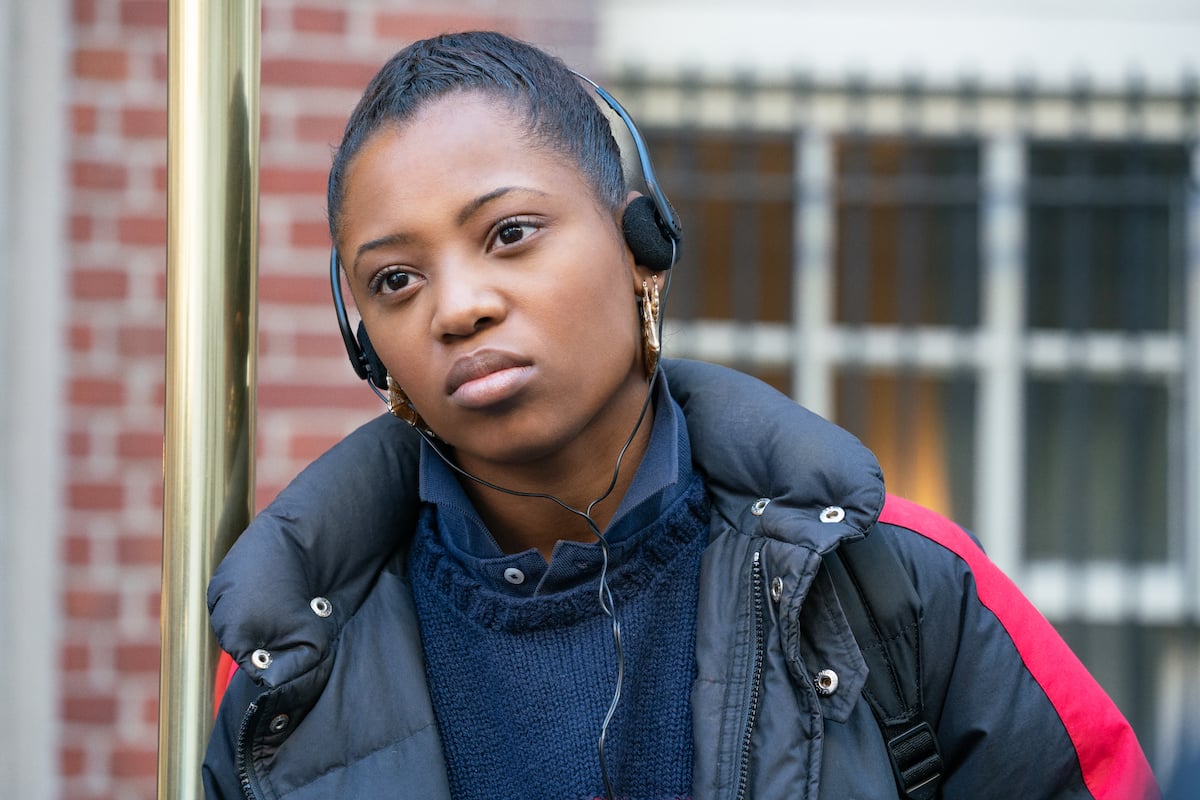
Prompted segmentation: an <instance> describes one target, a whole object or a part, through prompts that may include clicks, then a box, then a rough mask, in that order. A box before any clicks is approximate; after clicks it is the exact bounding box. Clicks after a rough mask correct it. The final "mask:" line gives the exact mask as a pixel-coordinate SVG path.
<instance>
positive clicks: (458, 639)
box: [204, 33, 1157, 800]
mask: <svg viewBox="0 0 1200 800" xmlns="http://www.w3.org/2000/svg"><path fill="white" fill-rule="evenodd" d="M598 100H599V98H598V96H597V93H596V92H595V91H594V90H593V87H591V86H590V85H588V84H587V83H585V82H584V81H583V80H581V79H580V78H579V77H578V76H576V75H574V74H573V73H571V72H570V71H569V70H568V69H567V68H566V67H565V66H564V65H563V64H561V63H560V62H559V61H557V60H556V59H553V58H551V57H549V56H547V55H546V54H544V53H542V52H541V51H539V50H537V49H535V48H532V47H530V46H527V45H524V44H522V43H519V42H515V41H513V40H511V39H508V38H506V37H503V36H500V35H498V34H492V33H472V34H455V35H447V36H443V37H438V38H435V39H432V40H428V41H424V42H418V43H416V44H414V45H412V46H410V47H408V48H406V49H404V50H403V51H401V52H400V53H398V54H397V55H396V56H395V57H394V58H393V59H392V60H391V61H389V62H388V64H386V65H385V66H384V67H383V69H382V70H381V71H380V73H379V74H378V75H377V76H376V77H375V78H374V79H373V80H372V82H371V84H370V85H369V86H368V87H367V89H366V92H365V93H364V95H363V98H362V100H361V101H360V103H359V105H358V107H357V108H356V109H355V111H354V113H353V114H352V116H351V118H350V120H349V123H348V125H347V128H346V134H345V138H344V140H343V142H342V144H341V147H340V149H339V150H338V152H337V155H336V157H335V160H334V164H333V168H332V171H331V174H330V179H329V215H330V229H331V233H332V236H333V239H334V242H335V246H336V254H335V269H336V268H337V264H338V263H340V267H341V269H342V271H343V274H344V281H345V284H346V285H347V286H348V287H349V290H350V292H351V294H352V295H353V298H354V303H355V305H356V307H357V309H358V312H359V314H360V315H361V318H362V322H363V327H362V328H360V334H359V336H358V338H357V340H355V339H353V338H352V339H350V341H349V344H350V347H351V350H352V355H353V357H354V358H355V359H356V361H357V362H358V364H357V366H358V367H359V368H360V369H361V371H362V373H363V374H364V375H365V376H367V377H369V378H371V379H372V381H373V382H374V383H376V384H377V385H380V386H381V387H382V386H386V387H388V400H389V404H390V405H391V407H392V409H393V411H394V414H395V416H392V415H384V416H383V417H381V418H379V419H378V420H376V421H374V422H371V423H369V424H367V425H366V426H364V427H363V428H361V429H360V430H359V431H357V432H355V433H354V434H352V435H351V436H349V437H347V439H346V440H344V441H343V442H341V443H339V444H338V445H337V446H336V447H334V448H333V449H332V450H331V451H330V452H329V453H328V454H326V455H325V456H323V457H322V458H321V459H319V460H318V461H317V462H315V463H314V464H313V465H312V466H311V467H309V469H307V470H306V471H305V472H304V473H303V474H301V475H300V476H299V477H298V478H297V479H296V481H295V482H294V483H293V484H292V485H291V486H290V487H289V488H288V489H286V490H285V491H284V492H283V493H281V495H280V496H279V498H278V499H277V500H276V501H275V502H274V503H273V504H272V505H271V506H270V507H269V508H268V509H267V510H266V511H264V512H263V514H262V515H260V517H259V518H258V519H256V520H255V522H254V523H253V524H252V525H251V527H250V528H249V529H248V530H247V531H246V533H245V534H244V535H243V536H242V537H241V539H240V540H239V541H238V543H237V544H236V546H235V547H234V549H233V550H232V551H231V552H230V554H229V556H228V557H227V558H226V560H225V561H224V562H223V563H222V565H221V567H220V568H219V570H218V572H217V574H216V575H215V577H214V579H213V582H212V585H211V587H210V594H209V601H210V607H211V611H212V621H213V626H214V628H215V630H216V632H217V635H218V638H219V640H220V642H221V645H222V647H223V648H224V649H225V650H226V651H227V652H229V653H230V654H231V655H232V656H233V657H234V658H235V659H236V661H237V662H238V664H239V670H238V672H237V674H236V675H235V677H234V679H233V681H232V683H231V684H230V686H229V689H228V691H227V692H226V695H225V697H224V701H223V704H222V706H221V711H220V714H219V716H218V719H217V725H216V729H215V732H214V734H213V738H212V742H211V745H210V748H209V755H208V759H207V761H206V764H205V775H204V777H205V785H206V789H207V792H208V795H209V797H211V798H233V797H247V798H285V797H286V798H295V799H296V800H299V799H300V798H318V797H321V798H367V797H412V798H449V797H454V798H489V799H491V798H497V797H512V798H518V797H519V798H554V799H555V800H562V798H596V797H607V798H616V797H621V798H638V799H639V800H641V799H644V800H651V799H653V800H664V799H665V798H684V797H689V798H698V799H699V798H706V799H707V798H739V797H744V798H794V797H806V798H839V800H840V799H843V798H881V797H899V796H902V792H908V793H909V794H910V796H912V797H932V796H934V795H935V794H936V796H940V797H945V798H964V799H965V798H970V799H971V800H980V798H1014V797H1021V798H1024V797H1030V798H1049V797H1055V798H1074V797H1079V798H1084V797H1098V798H1100V797H1102V798H1142V797H1153V796H1156V794H1157V789H1156V788H1155V786H1154V781H1153V778H1152V776H1151V775H1150V772H1149V770H1148V768H1147V766H1146V762H1145V759H1144V757H1143V755H1142V752H1141V750H1140V748H1139V747H1138V744H1137V742H1136V740H1135V739H1134V737H1133V735H1132V733H1131V732H1130V729H1129V727H1128V725H1127V724H1126V722H1125V721H1124V720H1123V719H1122V718H1121V716H1120V714H1119V713H1118V712H1117V711H1116V709H1115V708H1114V707H1113V705H1112V703H1111V702H1110V701H1109V700H1108V698H1107V697H1106V696H1105V695H1104V694H1103V692H1102V691H1101V690H1100V689H1099V688H1098V687H1097V686H1096V684H1095V682H1094V681H1093V680H1092V679H1091V677H1090V676H1088V675H1087V673H1086V672H1085V671H1084V670H1083V668H1082V667H1081V666H1080V665H1079V663H1078V661H1077V660H1076V659H1075V658H1074V656H1072V655H1071V653H1070V652H1069V651H1068V650H1067V648H1066V647H1065V645H1063V644H1062V642H1061V641H1060V640H1059V639H1058V637H1057V636H1056V635H1055V634H1054V633H1053V631H1052V630H1051V628H1050V627H1049V625H1047V624H1046V622H1045V621H1044V620H1043V619H1041V617H1039V616H1038V615H1037V614H1036V612H1035V611H1033V609H1032V608H1031V607H1030V606H1029V605H1028V603H1027V602H1026V601H1025V600H1024V599H1023V598H1022V597H1021V596H1020V595H1019V593H1017V591H1016V590H1015V589H1014V588H1013V586H1012V585H1011V584H1010V583H1008V582H1007V581H1006V580H1005V579H1004V578H1003V576H1002V575H1000V574H999V573H998V572H997V571H996V569H995V567H994V566H993V565H992V564H991V563H990V562H988V560H987V559H986V557H985V556H984V555H983V553H982V552H981V551H980V550H979V548H978V546H977V545H976V544H975V543H974V541H973V540H972V539H971V538H970V537H968V536H967V535H966V534H964V533H963V532H962V531H961V530H960V529H958V528H956V527H955V526H953V525H952V524H951V523H949V522H946V521H945V520H942V519H940V518H937V517H936V516H934V515H933V514H931V513H929V512H927V511H924V510H922V509H920V508H917V507H915V506H912V505H911V504H907V503H904V502H903V501H899V500H888V501H887V502H886V503H885V495H884V488H883V481H882V478H881V476H880V473H879V468H878V465H877V463H876V461H875V459H874V458H873V457H872V456H871V454H870V453H869V452H867V451H866V450H865V449H864V448H863V447H862V446H861V445H860V444H859V443H858V442H857V441H856V440H855V439H854V438H853V437H852V436H850V435H849V434H847V433H845V432H844V431H841V430H840V429H838V428H836V427H834V426H832V425H830V424H828V423H826V422H824V421H822V420H820V419H818V418H816V417H815V416H813V415H811V414H808V413H807V412H805V411H804V410H803V409H800V408H799V407H797V406H795V405H794V404H793V403H792V402H791V401H789V400H788V399H787V398H785V397H783V396H781V395H779V394H777V393H775V392H774V391H772V390H771V389H769V388H766V387H765V386H763V385H761V384H759V383H757V382H756V381H754V380H752V379H750V378H747V377H744V376H740V375H737V374H736V373H733V372H730V371H728V370H725V369H722V368H719V367H715V366H708V365H703V364H698V363H686V362H665V363H664V364H662V365H659V364H658V353H657V341H658V331H657V315H658V313H659V312H660V308H659V304H660V302H661V300H660V297H661V294H660V293H661V292H662V291H663V290H664V289H665V288H666V283H667V277H668V276H669V275H670V267H671V265H672V264H673V262H674V261H675V259H676V254H677V249H678V237H677V233H676V232H675V231H674V230H673V229H672V227H671V224H670V223H671V220H670V218H669V217H670V214H671V212H670V211H669V208H668V207H667V206H666V205H665V204H664V203H662V202H661V201H658V200H657V199H656V201H655V202H651V201H649V200H646V199H644V198H641V197H639V196H638V195H637V194H636V193H632V192H629V191H628V189H627V187H626V183H625V179H624V177H623V173H622V170H621V161H620V153H619V152H618V149H617V146H616V144H615V142H614V139H613V136H612V134H611V131H610V128H609V123H608V121H607V119H606V117H605V114H604V113H603V112H602V110H601V105H602V103H599V102H598ZM652 193H653V192H652ZM663 217H667V219H663ZM368 336H369V339H368V338H367V337H368ZM401 419H403V420H404V421H401ZM864 536H866V537H867V539H866V540H864ZM858 540H864V541H872V542H876V543H883V547H884V549H885V550H886V551H887V552H888V553H890V554H891V555H889V556H888V558H889V559H890V560H884V561H876V562H873V563H875V564H876V568H875V574H863V573H862V572H861V571H860V572H858V573H854V571H853V570H847V569H846V567H845V564H846V563H850V562H849V561H847V558H848V557H849V554H850V552H851V551H852V549H854V548H857V547H859V545H856V544H853V543H854V542H857V541H858ZM859 563H860V566H861V562H859ZM839 565H842V566H839ZM845 575H853V580H854V581H857V584H858V588H857V589H856V588H854V585H853V584H852V583H851V582H849V581H847V579H846V578H845V577H844V576H845ZM864 583H865V584H869V585H865V586H864V585H863V584H864ZM872 586H873V587H875V589H876V590H878V589H879V588H880V587H888V589H887V591H885V592H882V594H884V595H886V596H885V597H884V598H883V599H882V600H881V599H880V597H879V595H880V594H881V592H880V591H874V592H873V591H871V587H872ZM894 586H900V587H903V588H904V589H905V590H906V591H905V592H903V593H897V596H896V597H895V598H893V597H892V594H893V592H892V591H891V588H890V587H894ZM859 589H861V596H860V591H859ZM900 594H904V596H905V598H907V599H902V598H901V597H900V596H899V595H900ZM891 605H895V606H896V607H897V608H899V607H900V606H902V605H904V606H906V608H907V607H908V606H911V607H912V609H911V610H912V622H911V624H904V618H903V617H902V616H898V615H897V614H896V613H895V609H893V608H891V607H890V606H891ZM859 618H862V619H866V620H868V621H869V622H871V623H872V624H871V628H873V629H874V631H875V634H880V633H881V631H880V630H879V629H881V628H885V627H886V624H885V623H887V621H888V620H890V619H893V618H897V619H900V620H901V623H902V624H900V625H898V631H897V633H896V635H895V636H894V637H893V636H891V635H887V634H886V631H882V634H884V635H879V636H878V638H877V639H875V638H872V632H871V631H870V630H867V631H865V632H864V628H865V627H866V626H864V625H862V624H861V623H860V624H852V623H851V619H859ZM877 621H878V622H879V623H880V624H875V623H876V622H877ZM876 650H887V651H888V653H889V658H888V659H887V660H886V661H884V662H881V661H880V660H879V656H878V654H877V653H876V652H875V651H876ZM881 663H883V664H884V665H885V666H883V667H881V666H880V664H881ZM893 670H894V671H893ZM888 671H893V674H892V676H891V677H892V681H891V682H892V684H894V685H895V688H896V691H897V693H898V696H899V697H901V698H912V697H915V698H916V700H915V703H914V704H912V705H915V706H916V711H917V718H916V719H915V723H914V724H911V725H910V723H913V720H908V721H906V722H905V723H904V725H903V726H901V727H903V728H905V730H904V732H903V735H896V730H897V729H896V728H894V727H893V726H894V723H895V722H896V720H895V719H891V720H889V719H887V718H885V717H887V715H886V714H884V713H880V714H879V715H878V716H877V714H876V713H873V708H872V706H873V704H874V705H880V701H882V706H883V707H885V708H886V707H887V705H888V698H887V697H881V696H879V695H880V694H884V695H886V694H887V691H886V690H884V691H882V692H881V690H880V689H878V687H880V686H887V683H886V681H885V682H884V683H879V682H878V681H880V680H885V679H886V678H887V677H888V676H886V675H884V674H883V673H885V672H888ZM872 672H873V673H875V674H874V678H872V677H871V673H872ZM872 680H875V681H876V682H874V683H872V682H871V681H872ZM909 684H912V685H909ZM906 704H907V703H902V705H906ZM910 728H911V729H910ZM909 734H913V735H912V736H910V735H909ZM889 740H892V741H891V744H890V745H889ZM918 784H921V785H918Z"/></svg>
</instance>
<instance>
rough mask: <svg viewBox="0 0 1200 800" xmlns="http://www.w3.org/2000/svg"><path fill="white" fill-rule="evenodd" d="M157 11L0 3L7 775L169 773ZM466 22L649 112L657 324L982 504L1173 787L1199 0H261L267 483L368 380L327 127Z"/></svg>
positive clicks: (1196, 694) (1191, 692) (892, 482)
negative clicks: (540, 53) (365, 91)
mask: <svg viewBox="0 0 1200 800" xmlns="http://www.w3.org/2000/svg"><path fill="white" fill-rule="evenodd" d="M167 10H168V8H167V2H166V0H159V1H154V0H73V2H66V1H65V0H38V2H34V1H33V0H24V1H23V0H4V2H3V3H0V256H2V262H0V263H2V267H0V786H2V787H5V789H4V790H3V791H4V793H5V796H12V797H21V798H88V799H89V800H91V799H95V800H99V799H100V798H113V799H114V800H115V799H120V800H125V799H126V798H149V797H153V796H154V793H155V760H156V752H155V750H156V741H157V739H156V723H157V706H158V700H157V697H158V666H159V652H158V643H159V620H158V611H159V591H160V588H159V587H160V558H161V534H162V503H163V491H162V431H163V393H164V388H163V372H164V370H163V359H164V344H163V341H164V308H165V299H164V298H165V294H164V285H165V264H166V253H165V244H166V147H167V141H166V134H167V111H166V101H167V98H166V92H167V76H166V72H167V37H166V32H167ZM470 28H498V29H501V30H504V31H506V32H509V33H512V34H515V35H517V36H519V37H522V38H525V39H528V40H531V41H533V42H535V43H537V44H539V45H542V46H544V47H546V48H547V49H549V50H551V51H553V52H556V53H558V54H560V55H561V56H562V57H563V58H564V59H566V60H567V62H568V63H570V64H571V65H572V66H575V67H577V68H578V69H580V70H581V71H584V72H586V73H588V74H590V75H591V76H592V77H594V78H596V79H598V80H600V81H601V82H603V83H605V84H607V85H608V87H609V88H610V89H611V90H613V91H614V92H615V93H616V94H617V96H618V97H619V98H620V99H621V100H622V101H623V102H624V103H625V104H626V105H627V106H628V107H629V109H630V111H631V112H632V113H633V115H634V117H635V118H636V119H637V120H638V121H639V124H640V125H641V127H642V128H643V129H644V132H645V133H646V134H647V137H648V139H649V140H650V143H651V149H652V151H653V153H654V156H655V162H656V166H657V167H658V169H659V172H660V173H661V174H660V178H661V180H662V183H663V185H664V187H665V189H666V191H667V193H668V194H669V196H670V197H671V198H672V200H673V201H674V203H675V205H676V206H677V207H678V208H679V210H680V211H681V213H682V215H683V218H684V222H685V226H686V228H687V237H686V242H685V250H684V254H683V255H684V258H683V263H682V264H681V265H680V267H679V268H678V271H677V273H676V280H675V282H674V285H673V288H672V295H671V298H670V305H669V307H668V309H667V311H668V322H669V331H668V334H667V338H666V343H665V350H666V351H667V353H668V354H671V355H676V356H689V357H697V358H704V359H709V360H715V361H720V362H723V363H728V364H732V365H734V366H737V367H740V368H742V369H745V370H747V371H749V372H752V373H754V374H757V375H759V376H761V377H763V378H764V379H766V380H768V381H769V382H771V383H772V384H774V385H775V386H777V387H778V388H780V389H781V390H783V391H785V392H787V393H789V394H790V395H792V396H793V397H795V398H796V399H797V400H799V401H800V402H802V403H804V404H805V405H807V406H809V407H810V408H812V409H814V410H816V411H818V412H819V413H821V414H824V415H826V416H828V417H830V418H832V419H834V420H836V421H837V422H839V423H840V424H842V425H844V426H846V427H848V428H849V429H850V430H852V431H854V432H855V433H856V434H858V435H859V436H860V437H861V438H862V439H864V441H866V443H867V444H868V445H869V446H871V447H872V448H873V449H874V450H875V451H876V453H877V454H878V455H879V457H880V460H881V461H882V463H883V466H884V470H885V476H886V478H887V481H888V486H889V489H890V490H891V491H893V492H895V493H899V494H903V495H907V496H909V497H911V498H913V499H916V500H919V501H921V502H924V503H926V504H927V505H930V506H932V507H933V508H935V509H937V510H940V511H942V512H943V513H945V514H947V515H949V516H952V517H954V518H955V519H957V520H958V521H960V522H961V523H963V524H964V525H966V526H968V527H969V528H971V529H972V530H974V531H975V532H976V533H977V534H978V535H979V537H980V538H981V539H982V541H983V543H984V544H985V546H986V547H987V549H988V551H989V553H990V554H991V555H992V557H993V558H994V559H995V560H996V561H997V562H999V563H1000V565H1001V566H1002V567H1003V568H1004V569H1005V570H1006V571H1007V572H1008V573H1009V574H1010V575H1011V576H1012V577H1013V578H1014V579H1015V580H1016V582H1017V583H1018V584H1019V585H1020V586H1021V588H1022V589H1023V590H1024V591H1025V592H1026V593H1027V594H1028V595H1029V596H1030V597H1031V599H1032V600H1033V601H1034V602H1035V603H1036V604H1037V605H1038V607H1039V608H1040V609H1041V610H1042V611H1043V613H1045V614H1046V615H1047V617H1049V619H1050V620H1051V621H1052V622H1053V623H1054V624H1055V626H1056V627H1057V628H1058V629H1059V631H1060V632H1061V633H1062V634H1063V635H1064V636H1065V637H1066V638H1067V640H1068V641H1069V642H1070V644H1071V645H1072V646H1073V647H1074V648H1075V650H1076V652H1078V653H1079V654H1080V656H1081V657H1082V658H1083V660H1084V661H1085V663H1086V664H1087V665H1088V667H1089V668H1090V669H1091V670H1092V672H1093V673H1094V674H1095V675H1096V676H1097V678H1098V679H1099V680H1100V681H1101V683H1102V684H1103V685H1104V686H1105V688H1106V689H1107V690H1108V691H1109V693H1110V694H1111V695H1112V696H1113V697H1114V699H1115V700H1116V701H1117V703H1118V704H1119V705H1120V706H1121V708H1122V710H1123V711H1124V712H1125V714H1126V715H1127V716H1128V717H1129V719H1130V720H1131V721H1132V723H1133V724H1134V726H1135V728H1136V729H1137V731H1138V734H1139V736H1140V738H1141V740H1142V742H1143V746H1144V747H1145V748H1146V750H1147V752H1148V754H1149V756H1150V758H1151V761H1152V763H1153V765H1154V766H1155V768H1156V770H1157V771H1158V773H1159V775H1160V778H1161V779H1162V780H1163V781H1164V782H1165V781H1167V779H1168V778H1169V776H1170V775H1171V774H1172V773H1173V771H1174V769H1175V767H1176V765H1177V764H1178V763H1180V761H1181V760H1182V758H1183V757H1184V756H1185V755H1186V754H1187V753H1189V752H1195V751H1197V750H1198V749H1200V741H1197V740H1196V738H1195V737H1196V735H1197V734H1196V732H1197V730H1198V726H1197V719H1200V635H1198V627H1197V621H1198V619H1200V582H1198V580H1197V578H1198V576H1200V80H1198V76H1200V56H1198V55H1197V47H1196V44H1195V43H1196V42H1197V41H1200V6H1197V4H1196V3H1195V2H1192V1H1190V0H1136V2H1135V0H1088V1H1087V2H1084V0H1039V1H1038V2H1034V0H1010V2H1007V3H1004V4H996V3H982V2H974V1H973V0H959V1H958V2H950V0H913V2H909V3H905V4H903V8H901V7H900V6H898V5H897V4H894V3H889V2H883V1H882V0H841V1H840V2H838V3H837V4H834V3H828V2H827V3H817V2H804V1H803V0H790V1H788V0H740V1H739V2H736V3H735V2H732V1H731V0H725V1H723V2H720V1H718V0H689V1H685V0H637V1H636V2H635V1H634V0H595V2H592V1H591V0H505V1H504V2H500V0H473V1H470V0H392V1H391V2H386V1H385V0H373V1H369V0H262V40H261V55H262V96H261V108H262V122H261V130H262V139H261V152H260V159H261V161H260V165H261V205H260V234H259V243H260V262H259V268H260V289H259V292H260V312H259V358H260V361H259V366H258V371H259V390H258V405H259V412H258V432H257V436H258V447H257V454H258V462H257V468H256V471H257V492H256V494H257V505H258V507H261V506H262V505H265V503H266V502H268V501H269V500H270V499H271V497H273V496H274V494H275V493H276V492H277V491H278V490H279V489H280V488H281V487H282V486H283V485H285V484H286V483H287V482H288V481H289V480H290V479H291V477H293V476H294V475H295V474H296V473H297V472H298V471H299V470H300V469H301V468H302V467H303V466H304V465H305V464H306V463H307V462H308V461H310V460H311V459H313V458H314V457H316V456H317V455H318V454H319V453H321V452H322V451H323V450H324V449H325V448H327V447H328V446H329V445H330V444H332V443H333V442H334V441H336V440H337V439H338V438H340V437H341V436H343V435H344V434H345V433H347V432H348V431H350V430H351V429H353V428H354V427H356V426H357V425H359V424H360V423H362V422H363V421H365V420H367V419H368V418H370V417H372V416H374V415H375V414H378V413H380V412H381V411H382V410H383V409H382V407H381V405H380V404H379V402H378V400H376V399H375V397H374V395H372V394H371V393H370V392H369V391H368V390H367V389H366V388H365V386H363V385H362V384H361V383H360V382H359V381H358V380H357V379H356V378H355V377H354V375H353V373H352V372H351V370H350V368H349V366H348V365H347V363H346V359H345V354H344V351H343V350H342V344H341V342H340V340H339V338H338V335H337V331H336V328H335V322H334V315H333V312H332V309H331V307H330V303H329V299H328V285H327V278H326V265H327V261H326V259H327V258H328V246H329V241H328V234H327V228H326V224H325V218H324V187H325V177H326V172H327V169H328V166H329V161H330V154H331V150H332V147H333V146H335V145H336V143H337V141H338V140H339V138H340V133H341V128H342V126H343V124H344V121H345V118H346V116H347V114H348V113H349V111H350V109H351V108H352V106H353V104H354V103H355V101H356V100H357V98H358V96H359V94H360V92H361V90H362V87H363V86H364V85H365V83H366V81H367V80H368V79H369V78H370V76H371V75H372V74H373V73H374V71H375V70H376V69H377V68H378V66H379V65H380V64H381V63H382V62H383V61H384V60H385V59H386V58H387V57H388V56H390V55H391V54H392V53H393V52H394V51H395V50H396V49H398V48H399V47H400V46H402V45H404V44H405V43H407V42H409V41H411V40H413V39H416V38H421V37H424V36H427V35H431V34H434V33H438V32H441V31H444V30H451V29H470ZM10 792H11V794H10Z"/></svg>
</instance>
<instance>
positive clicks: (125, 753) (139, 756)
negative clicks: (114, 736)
mask: <svg viewBox="0 0 1200 800" xmlns="http://www.w3.org/2000/svg"><path fill="white" fill-rule="evenodd" d="M109 769H110V772H111V774H112V776H113V777H114V778H153V777H154V776H155V775H156V774H157V773H158V754H157V752H156V751H155V750H154V749H152V748H149V747H136V746H134V745H131V744H128V745H121V746H119V747H117V748H115V749H114V750H113V753H112V759H111V761H110V765H109Z"/></svg>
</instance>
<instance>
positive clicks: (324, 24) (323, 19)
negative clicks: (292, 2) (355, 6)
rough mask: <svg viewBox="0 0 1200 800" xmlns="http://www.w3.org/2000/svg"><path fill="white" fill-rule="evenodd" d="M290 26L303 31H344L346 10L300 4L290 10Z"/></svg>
mask: <svg viewBox="0 0 1200 800" xmlns="http://www.w3.org/2000/svg"><path fill="white" fill-rule="evenodd" d="M292 27H293V28H294V29H296V30H298V31H303V32H305V33H345V32H346V12H345V11H341V10H337V11H334V10H332V9H328V8H312V7H310V6H301V7H299V8H297V9H295V10H294V11H293V12H292Z"/></svg>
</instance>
